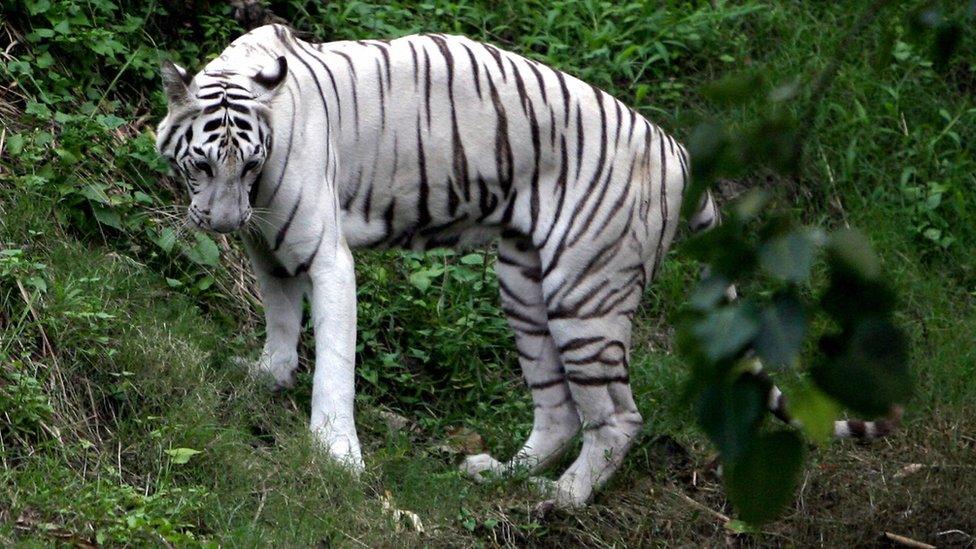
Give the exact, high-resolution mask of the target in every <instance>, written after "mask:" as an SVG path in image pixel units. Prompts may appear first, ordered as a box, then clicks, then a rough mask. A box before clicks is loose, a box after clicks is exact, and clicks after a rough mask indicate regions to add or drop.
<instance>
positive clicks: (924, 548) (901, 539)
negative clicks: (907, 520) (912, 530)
mask: <svg viewBox="0 0 976 549" xmlns="http://www.w3.org/2000/svg"><path fill="white" fill-rule="evenodd" d="M884 537H886V538H887V539H889V540H890V541H893V542H895V543H897V544H898V545H904V546H905V547H915V548H916V549H935V546H934V545H929V544H928V543H923V542H921V541H918V540H914V539H912V538H907V537H905V536H899V535H898V534H892V533H891V532H885V533H884Z"/></svg>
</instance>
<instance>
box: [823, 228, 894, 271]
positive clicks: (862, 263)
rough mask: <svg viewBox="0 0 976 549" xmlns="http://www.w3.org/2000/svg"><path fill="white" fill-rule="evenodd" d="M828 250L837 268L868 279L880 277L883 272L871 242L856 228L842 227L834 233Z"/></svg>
mask: <svg viewBox="0 0 976 549" xmlns="http://www.w3.org/2000/svg"><path fill="white" fill-rule="evenodd" d="M827 250H828V253H829V257H830V260H831V262H832V265H833V266H834V268H835V269H838V270H844V271H847V272H850V273H851V274H853V275H856V276H858V277H860V278H864V279H867V280H874V279H876V278H878V276H879V273H880V272H881V263H880V262H879V261H878V256H877V255H875V253H874V250H872V249H871V242H870V241H869V240H868V238H867V237H866V236H864V233H862V232H860V231H858V230H856V229H841V230H839V231H837V232H835V233H834V234H832V235H831V236H830V240H829V241H828V243H827Z"/></svg>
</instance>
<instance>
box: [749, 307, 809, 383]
mask: <svg viewBox="0 0 976 549" xmlns="http://www.w3.org/2000/svg"><path fill="white" fill-rule="evenodd" d="M760 318H761V325H760V328H759V334H758V335H757V337H756V342H755V348H756V352H757V353H758V354H759V356H760V357H762V359H763V362H765V364H766V365H768V366H770V367H784V366H791V365H792V364H793V363H794V362H795V361H796V357H797V355H798V354H799V352H800V348H801V347H802V346H803V339H804V337H805V336H806V332H807V319H806V313H805V312H804V310H803V303H801V302H800V300H799V299H798V298H797V297H796V296H795V295H793V294H791V293H782V294H780V295H778V296H776V298H775V299H773V302H772V303H771V304H769V305H768V306H766V307H765V308H764V309H763V311H762V314H761V317H760Z"/></svg>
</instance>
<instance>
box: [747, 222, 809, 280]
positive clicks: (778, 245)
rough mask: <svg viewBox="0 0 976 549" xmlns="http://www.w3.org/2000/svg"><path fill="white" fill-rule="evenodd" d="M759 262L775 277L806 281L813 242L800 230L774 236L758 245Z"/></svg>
mask: <svg viewBox="0 0 976 549" xmlns="http://www.w3.org/2000/svg"><path fill="white" fill-rule="evenodd" d="M759 264H760V265H762V268H763V269H765V270H766V272H768V273H769V274H771V275H773V276H775V277H776V278H779V279H782V280H786V281H787V282H793V283H796V284H799V283H802V282H806V280H807V278H809V276H810V266H811V265H813V243H812V242H811V241H810V238H809V237H808V236H807V235H806V232H804V231H802V230H796V231H791V232H789V233H786V234H784V235H781V236H777V237H774V238H772V239H770V240H767V241H766V242H764V243H763V244H762V246H760V248H759Z"/></svg>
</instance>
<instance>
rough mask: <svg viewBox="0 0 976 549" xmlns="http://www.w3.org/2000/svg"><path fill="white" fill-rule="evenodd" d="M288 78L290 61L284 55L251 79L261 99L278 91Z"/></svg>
mask: <svg viewBox="0 0 976 549" xmlns="http://www.w3.org/2000/svg"><path fill="white" fill-rule="evenodd" d="M286 76H288V61H287V60H285V56H283V55H282V56H280V57H278V58H277V59H275V60H274V63H271V64H270V65H268V66H266V67H264V68H263V69H261V70H260V71H258V73H257V74H255V75H254V76H252V77H251V78H252V80H254V84H255V86H256V88H257V90H256V91H257V92H258V97H261V96H264V95H267V94H269V93H271V92H273V91H274V90H275V89H277V88H278V86H280V85H281V83H282V82H284V81H285V77H286Z"/></svg>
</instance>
